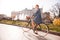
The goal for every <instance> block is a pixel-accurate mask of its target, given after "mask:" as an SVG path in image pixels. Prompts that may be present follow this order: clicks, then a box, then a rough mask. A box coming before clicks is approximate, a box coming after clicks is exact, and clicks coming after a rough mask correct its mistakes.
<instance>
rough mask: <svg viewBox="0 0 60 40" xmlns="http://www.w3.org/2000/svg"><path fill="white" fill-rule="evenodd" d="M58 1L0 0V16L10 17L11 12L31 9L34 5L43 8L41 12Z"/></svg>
mask: <svg viewBox="0 0 60 40" xmlns="http://www.w3.org/2000/svg"><path fill="white" fill-rule="evenodd" d="M57 2H60V1H59V0H0V14H5V15H7V16H11V11H21V10H23V9H25V8H28V9H32V8H34V6H35V5H36V4H39V6H40V8H43V12H45V11H47V10H48V9H50V8H51V6H52V5H54V4H55V3H57Z"/></svg>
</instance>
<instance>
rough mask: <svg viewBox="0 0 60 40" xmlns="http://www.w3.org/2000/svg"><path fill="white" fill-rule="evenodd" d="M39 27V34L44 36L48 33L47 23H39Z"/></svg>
mask: <svg viewBox="0 0 60 40" xmlns="http://www.w3.org/2000/svg"><path fill="white" fill-rule="evenodd" d="M39 28H40V34H41V35H43V36H46V35H47V34H48V32H49V27H48V25H46V24H40V25H39Z"/></svg>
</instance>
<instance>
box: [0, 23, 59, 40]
mask: <svg viewBox="0 0 60 40" xmlns="http://www.w3.org/2000/svg"><path fill="white" fill-rule="evenodd" d="M38 34H39V35H36V34H34V33H33V31H32V30H30V31H28V32H24V31H23V30H22V27H18V26H12V25H6V24H0V40H60V36H56V35H53V34H47V35H46V36H43V35H44V34H45V33H44V32H40V31H38Z"/></svg>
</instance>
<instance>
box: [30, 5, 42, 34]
mask: <svg viewBox="0 0 60 40" xmlns="http://www.w3.org/2000/svg"><path fill="white" fill-rule="evenodd" d="M35 10H36V12H35V13H34V14H33V16H32V18H33V19H32V20H31V23H32V27H33V31H34V33H35V34H38V33H37V26H36V25H35V24H37V25H39V24H41V23H42V18H41V9H40V8H39V5H36V6H35Z"/></svg>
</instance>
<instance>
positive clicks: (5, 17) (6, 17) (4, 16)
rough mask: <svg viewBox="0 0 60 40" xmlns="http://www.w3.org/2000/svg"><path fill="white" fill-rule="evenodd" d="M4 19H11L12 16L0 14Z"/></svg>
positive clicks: (0, 18) (1, 18)
mask: <svg viewBox="0 0 60 40" xmlns="http://www.w3.org/2000/svg"><path fill="white" fill-rule="evenodd" d="M3 19H6V20H11V19H12V18H10V17H8V16H6V15H4V14H0V20H3Z"/></svg>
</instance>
